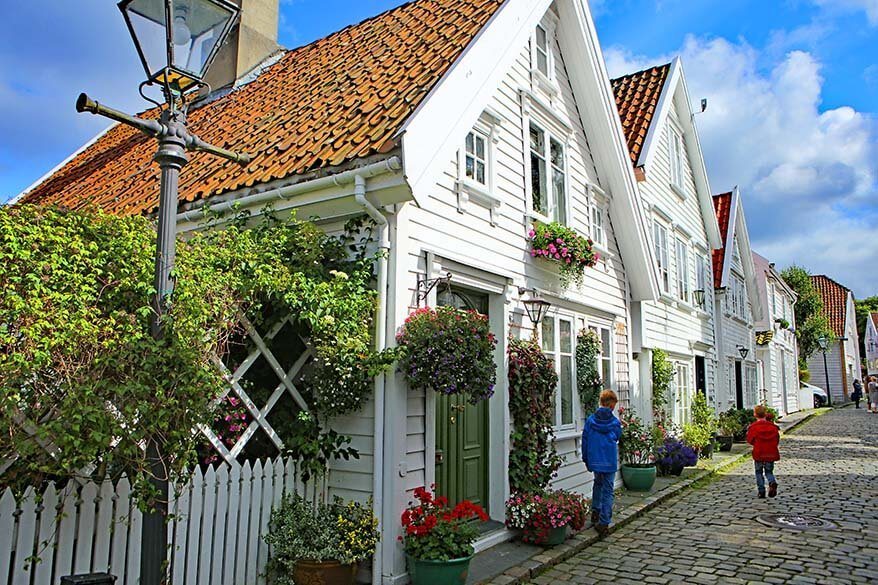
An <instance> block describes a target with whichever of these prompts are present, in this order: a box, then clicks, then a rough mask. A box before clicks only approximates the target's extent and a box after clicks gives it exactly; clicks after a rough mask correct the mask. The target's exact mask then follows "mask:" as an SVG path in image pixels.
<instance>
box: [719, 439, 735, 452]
mask: <svg viewBox="0 0 878 585" xmlns="http://www.w3.org/2000/svg"><path fill="white" fill-rule="evenodd" d="M716 440H717V443H719V450H720V451H723V452H727V451H731V450H732V444H733V443H734V442H735V438H734V437H717V438H716Z"/></svg>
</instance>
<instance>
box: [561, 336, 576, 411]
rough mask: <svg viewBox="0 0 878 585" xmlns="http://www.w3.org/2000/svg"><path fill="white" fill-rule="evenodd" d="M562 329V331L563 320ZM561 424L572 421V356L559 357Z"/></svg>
mask: <svg viewBox="0 0 878 585" xmlns="http://www.w3.org/2000/svg"><path fill="white" fill-rule="evenodd" d="M561 323H562V329H561V330H562V331H563V323H564V322H563V321H562V322H561ZM559 384H560V386H561V424H562V425H568V424H571V423H572V422H573V357H571V356H562V357H561V379H560V380H559Z"/></svg>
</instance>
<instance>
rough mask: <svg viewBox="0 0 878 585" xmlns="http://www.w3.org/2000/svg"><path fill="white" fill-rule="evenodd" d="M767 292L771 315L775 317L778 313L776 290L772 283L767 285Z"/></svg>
mask: <svg viewBox="0 0 878 585" xmlns="http://www.w3.org/2000/svg"><path fill="white" fill-rule="evenodd" d="M768 294H769V295H771V317H772V319H776V318H777V317H778V316H779V314H778V310H777V291H776V290H775V289H774V284H770V285H769V286H768Z"/></svg>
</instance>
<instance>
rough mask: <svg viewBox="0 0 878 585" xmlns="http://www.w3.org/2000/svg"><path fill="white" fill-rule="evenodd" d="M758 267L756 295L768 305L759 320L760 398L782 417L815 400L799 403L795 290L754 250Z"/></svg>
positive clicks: (757, 337) (757, 336)
mask: <svg viewBox="0 0 878 585" xmlns="http://www.w3.org/2000/svg"><path fill="white" fill-rule="evenodd" d="M753 264H754V267H755V269H756V294H757V295H758V296H759V298H760V303H761V305H762V306H763V307H764V308H765V310H764V312H763V315H762V317H761V318H759V319H755V321H754V326H755V327H756V337H755V341H756V359H757V362H758V368H759V380H760V381H761V385H760V386H759V401H760V402H762V403H765V404H768V405H769V406H772V407H774V408H776V409H777V410H778V412H779V413H780V414H781V416H783V415H786V414H788V413H791V412H796V411H797V410H802V409H805V408H811V406H812V403H811V402H805V403H804V404H800V402H799V366H798V361H799V352H798V347H797V344H796V334H795V329H796V316H795V313H794V311H793V307H794V305H795V304H796V299H797V298H798V295H796V293H795V291H793V289H791V288H790V287H789V286H788V285H787V284H786V282H784V280H783V278H781V276H780V273H778V271H777V270H776V269H775V267H774V264H773V263H770V262H769V261H768V260H767V259H765V258H763V257H762V256H760V255H759V254H756V253H755V252H754V253H753Z"/></svg>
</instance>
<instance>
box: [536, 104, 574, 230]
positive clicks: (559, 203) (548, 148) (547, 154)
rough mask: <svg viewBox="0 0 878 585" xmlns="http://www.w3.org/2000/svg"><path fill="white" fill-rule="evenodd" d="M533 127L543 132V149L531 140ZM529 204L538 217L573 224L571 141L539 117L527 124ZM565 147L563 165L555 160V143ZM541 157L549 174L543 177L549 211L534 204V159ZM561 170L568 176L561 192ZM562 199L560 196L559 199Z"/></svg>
mask: <svg viewBox="0 0 878 585" xmlns="http://www.w3.org/2000/svg"><path fill="white" fill-rule="evenodd" d="M532 129H534V130H536V131H537V132H540V133H542V135H543V141H542V145H541V146H542V150H541V151H540V150H536V149H534V148H533V144H532V142H531V131H532ZM526 131H527V143H526V144H527V159H526V160H527V202H528V203H527V205H528V212H529V213H530V214H532V215H533V216H535V217H536V218H537V219H540V220H542V221H546V222H552V221H556V222H558V223H561V224H564V225H569V224H570V213H569V210H570V167H569V161H570V144H569V140H567V139H566V138H564V137H562V136H559V135H557V134H555V133H554V132H553V131H552V130H551V129H549V128H548V125H546V124H542V123H541V122H540V121H539V120H535V119H532V118H531V119H529V120H528V123H527V126H526ZM553 143H554V144H557V145H558V146H560V147H561V151H562V156H563V159H564V160H563V164H562V165H561V166H560V167H559V166H558V165H555V164H554V163H553V162H552V144H553ZM535 156H536V157H538V158H539V159H540V160H541V161H542V162H543V165H544V168H545V170H546V174H545V176H544V177H543V181H542V185H543V187H544V188H545V189H546V207H548V209H546V210H545V213H543V212H542V211H538V210H536V209H534V205H533V199H534V198H533V178H532V177H533V159H534V157H535ZM556 173H557V174H560V175H561V176H562V177H563V179H564V191H563V193H561V194H560V196H558V195H557V194H556V193H555V189H554V187H555V181H554V179H555V176H556ZM558 199H560V200H558Z"/></svg>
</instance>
